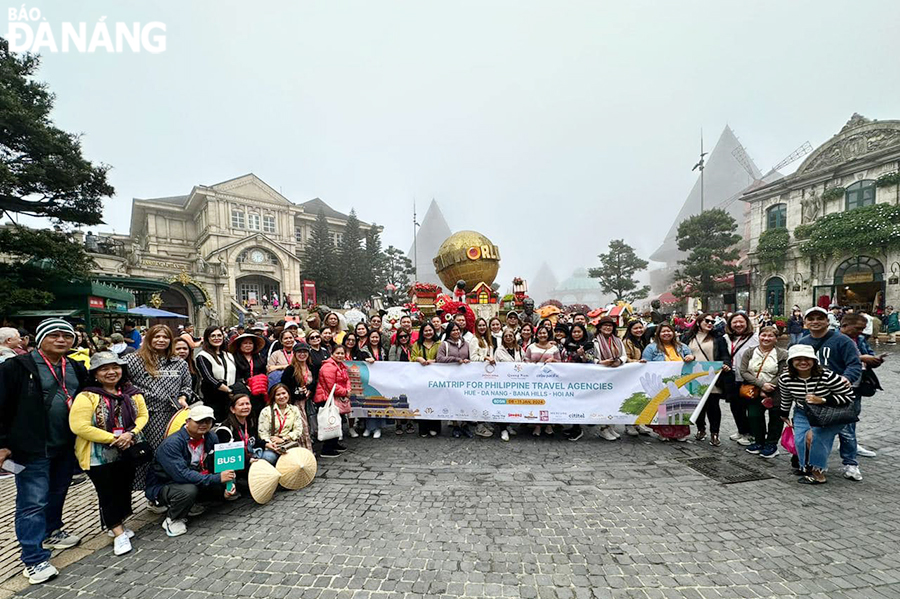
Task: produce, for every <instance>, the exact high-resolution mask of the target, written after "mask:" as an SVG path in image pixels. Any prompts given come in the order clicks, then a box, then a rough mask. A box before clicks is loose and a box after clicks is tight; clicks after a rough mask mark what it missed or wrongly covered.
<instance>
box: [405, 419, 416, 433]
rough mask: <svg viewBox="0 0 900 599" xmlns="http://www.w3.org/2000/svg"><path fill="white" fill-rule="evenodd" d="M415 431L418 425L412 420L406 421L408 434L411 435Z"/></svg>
mask: <svg viewBox="0 0 900 599" xmlns="http://www.w3.org/2000/svg"><path fill="white" fill-rule="evenodd" d="M414 432H416V425H415V424H413V423H412V422H407V423H406V434H408V435H411V434H413V433H414Z"/></svg>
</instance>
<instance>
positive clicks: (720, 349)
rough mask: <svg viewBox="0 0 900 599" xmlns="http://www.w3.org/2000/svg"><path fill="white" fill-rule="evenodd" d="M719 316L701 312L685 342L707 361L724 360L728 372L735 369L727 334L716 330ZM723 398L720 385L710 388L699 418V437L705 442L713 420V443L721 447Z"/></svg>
mask: <svg viewBox="0 0 900 599" xmlns="http://www.w3.org/2000/svg"><path fill="white" fill-rule="evenodd" d="M715 324H716V319H715V317H714V316H713V315H712V314H701V315H699V316H698V317H697V319H696V320H694V325H693V326H692V327H691V330H690V331H688V332H687V333H685V335H684V337H683V338H682V341H683V342H684V343H686V344H687V346H688V347H689V348H690V349H691V351H692V352H693V354H694V355H695V356H698V357H702V358H703V359H704V360H706V361H707V362H722V370H723V371H724V372H729V371H731V367H732V364H731V353H730V352H729V351H728V344H727V343H726V342H725V337H724V335H721V334H719V333H718V332H717V331H716V330H715V328H714V327H715ZM722 397H723V394H722V390H721V389H720V387H719V386H718V385H716V386H715V387H713V389H712V391H710V394H709V397H707V398H706V404H704V406H703V410H702V411H701V412H700V415H699V417H698V418H697V434H696V435H695V438H696V439H697V440H698V441H702V440H703V439H705V438H706V420H707V419H709V444H710V445H712V446H713V447H718V446H719V445H721V444H722V442H721V441H720V440H719V428H720V427H721V425H722V408H721V407H720V406H719V400H720V399H721V398H722Z"/></svg>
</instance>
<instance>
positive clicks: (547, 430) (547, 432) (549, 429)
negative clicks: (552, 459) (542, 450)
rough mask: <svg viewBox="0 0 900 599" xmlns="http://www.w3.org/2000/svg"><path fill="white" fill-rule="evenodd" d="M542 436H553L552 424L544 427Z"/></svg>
mask: <svg viewBox="0 0 900 599" xmlns="http://www.w3.org/2000/svg"><path fill="white" fill-rule="evenodd" d="M544 434H545V435H550V436H551V437H552V436H553V425H552V424H548V425H547V426H545V427H544Z"/></svg>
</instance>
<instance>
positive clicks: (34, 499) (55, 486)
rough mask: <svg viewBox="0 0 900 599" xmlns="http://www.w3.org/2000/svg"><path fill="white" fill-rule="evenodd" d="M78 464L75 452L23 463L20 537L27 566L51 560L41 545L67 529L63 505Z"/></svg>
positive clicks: (18, 514) (19, 489) (19, 484)
mask: <svg viewBox="0 0 900 599" xmlns="http://www.w3.org/2000/svg"><path fill="white" fill-rule="evenodd" d="M13 457H15V456H13ZM75 464H76V462H75V453H74V452H73V451H72V450H69V451H67V452H65V453H63V454H62V455H59V456H56V457H53V458H38V459H35V460H31V461H29V462H22V465H23V466H25V469H24V470H23V471H22V472H20V473H19V474H17V475H16V538H17V539H19V544H20V545H21V546H22V561H23V562H24V563H25V565H26V566H34V565H37V564H39V563H41V562H45V561H47V560H49V559H50V551H49V550H47V549H44V548H43V547H41V543H43V542H44V539H46V538H47V536H48V535H49V534H50V533H51V532H54V531H56V530H59V529H60V528H62V527H63V521H62V510H63V503H65V501H66V493H68V491H69V484H70V483H71V482H72V474H73V473H74V472H75Z"/></svg>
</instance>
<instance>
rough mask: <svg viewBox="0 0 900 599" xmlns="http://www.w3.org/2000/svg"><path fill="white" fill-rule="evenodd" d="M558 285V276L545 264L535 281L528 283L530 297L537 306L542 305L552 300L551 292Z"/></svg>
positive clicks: (542, 265)
mask: <svg viewBox="0 0 900 599" xmlns="http://www.w3.org/2000/svg"><path fill="white" fill-rule="evenodd" d="M558 284H559V280H558V279H557V278H556V275H554V274H553V271H552V270H551V269H550V266H549V265H548V264H547V263H546V262H544V263H542V264H541V266H540V268H538V271H537V273H535V275H534V279H532V280H530V281H528V295H529V296H530V297H532V298H534V301H535V304H538V305H540V303H541V302H545V301H547V300H548V299H550V292H551V291H553V290H554V289H556V286H557V285H558ZM598 289H599V287H598Z"/></svg>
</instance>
